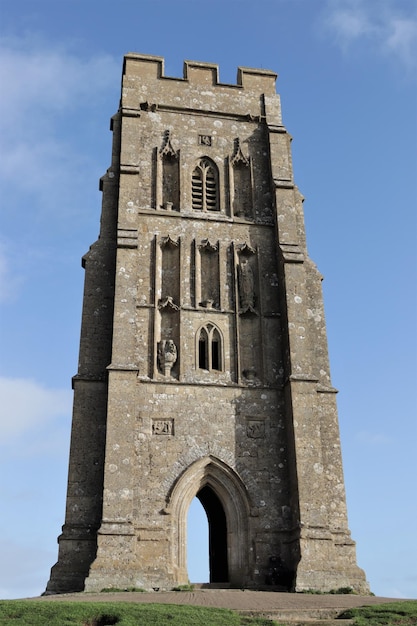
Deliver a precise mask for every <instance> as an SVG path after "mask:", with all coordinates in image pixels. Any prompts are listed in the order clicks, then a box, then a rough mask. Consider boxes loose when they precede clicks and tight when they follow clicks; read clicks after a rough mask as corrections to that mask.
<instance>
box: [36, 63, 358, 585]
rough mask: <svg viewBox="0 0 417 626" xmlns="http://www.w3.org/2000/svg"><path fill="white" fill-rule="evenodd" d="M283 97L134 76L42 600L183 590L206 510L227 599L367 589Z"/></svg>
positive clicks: (257, 81) (204, 75)
mask: <svg viewBox="0 0 417 626" xmlns="http://www.w3.org/2000/svg"><path fill="white" fill-rule="evenodd" d="M275 79H276V75H275V74H274V73H273V72H270V71H266V70H253V69H248V68H241V69H239V72H238V84H237V85H223V84H220V83H219V81H218V70H217V66H214V65H210V64H205V63H194V62H186V63H185V65H184V78H183V79H175V78H167V77H165V76H164V72H163V60H162V59H161V58H159V57H148V56H142V55H135V54H129V55H127V56H126V57H125V63H124V72H123V83H122V98H121V105H120V110H119V112H118V114H117V115H116V116H114V118H113V120H112V129H113V134H114V142H113V157H112V166H111V168H110V169H109V171H108V172H107V174H106V176H105V177H103V183H102V184H103V192H104V193H103V213H102V225H101V235H100V239H99V241H98V242H97V243H96V244H94V246H93V247H92V249H91V251H90V253H88V255H87V256H86V289H85V297H84V313H83V327H82V339H81V348H80V370H79V373H78V375H77V376H76V377H75V382H74V384H75V401H74V419H73V440H72V447H71V463H70V470H69V487H68V506H67V518H66V525H65V526H64V528H63V535H62V536H61V538H60V556H59V559H58V563H57V565H56V566H54V568H53V570H52V574H51V580H50V582H49V584H48V591H49V592H61V591H64V590H67V591H69V590H72V588H75V587H77V588H83V586H84V584H85V589H86V590H97V589H101V588H103V587H110V586H115V587H126V586H137V587H145V588H151V587H159V588H170V587H172V586H173V585H175V584H178V583H186V582H188V574H187V568H186V519H187V512H188V507H189V505H190V503H191V501H192V499H193V498H194V497H195V496H197V497H199V498H200V499H201V501H202V502H203V505H204V506H205V508H206V511H207V513H208V517H209V523H210V528H211V529H212V530H213V537H214V536H215V535H221V537H222V540H224V545H225V546H226V548H224V551H225V553H224V554H223V557H222V560H219V559H218V557H216V555H215V552H216V550H217V549H219V546H221V545H223V544H221V541H220V543H217V544H216V548H213V547H211V549H210V554H211V557H210V558H211V565H212V566H213V568H212V569H213V571H214V570H215V569H216V568H215V565H217V569H216V574H215V575H213V576H214V579H213V580H214V581H215V582H218V581H219V580H218V577H219V576H220V579H221V580H222V581H223V582H229V583H230V584H232V585H239V586H252V587H260V586H263V585H265V584H275V585H276V584H279V585H281V586H284V587H291V588H294V587H296V588H297V589H300V590H301V589H306V588H316V589H321V590H326V589H331V588H335V587H340V586H347V585H352V586H353V587H355V588H356V589H358V590H361V591H364V590H366V588H367V585H366V581H365V577H364V574H363V572H362V570H360V569H359V568H358V567H357V565H356V557H355V548H354V543H353V542H352V540H351V539H350V533H349V530H348V526H347V516H346V504H345V494H344V485H343V473H342V465H341V455H340V442H339V433H338V422H337V410H336V403H335V390H334V389H333V388H332V386H331V383H330V373H329V364H328V357H327V343H326V330H325V323H324V314H323V305H322V295H321V286H320V282H321V276H320V275H319V273H318V271H317V269H316V268H315V266H314V264H313V263H312V262H311V261H310V259H309V258H308V255H307V250H306V245H305V232H304V222H303V210H302V197H301V195H300V194H299V192H298V190H297V189H296V187H295V186H294V182H293V174H292V163H291V153H290V137H289V135H288V134H287V132H286V130H285V128H284V127H283V125H282V120H281V110H280V101H279V97H278V95H277V94H276V93H275ZM116 228H117V233H116ZM116 236H117V239H116ZM116 243H117V245H116ZM114 254H115V257H114ZM112 263H114V265H112ZM93 268H96V269H93ZM100 268H101V269H100ZM110 302H111V305H112V306H111V313H110V311H109V303H110ZM96 318H98V319H99V320H103V321H102V323H101V324H100V323H99V324H98V325H97V320H96ZM110 342H111V351H110V349H109V348H110ZM104 372H106V375H104ZM100 385H101V386H100ZM97 390H99V391H97ZM97 393H98V394H99V395H97ZM95 398H97V403H95ZM103 399H105V403H106V405H104V404H103ZM95 415H99V417H98V418H97V420H95V418H94V416H95ZM94 420H95V421H94ZM92 424H93V425H94V427H93V430H92V429H91V427H92ZM93 432H97V438H96V440H94V435H93ZM104 436H105V445H104V439H103V437H104ZM91 463H93V464H94V463H95V469H94V468H92V467H90V465H91ZM101 496H102V500H101ZM98 513H99V515H98ZM223 518H224V520H225V523H223V522H222V519H223ZM77 524H78V526H77ZM75 527H77V533H78V534H77V537H76V538H77V541H75V540H74V537H72V535H71V533H73V534H74V528H75ZM213 541H217V539H213ZM216 559H217V561H216ZM277 559H281V561H282V562H283V563H284V569H285V572H284V573H283V570H282V568H283V566H282V564H281V565H279V566H278V565H277V563H278V561H277ZM280 568H281V569H280ZM71 572H72V573H71ZM74 572H75V573H74ZM216 577H217V578H216Z"/></svg>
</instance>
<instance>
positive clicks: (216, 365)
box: [197, 324, 223, 372]
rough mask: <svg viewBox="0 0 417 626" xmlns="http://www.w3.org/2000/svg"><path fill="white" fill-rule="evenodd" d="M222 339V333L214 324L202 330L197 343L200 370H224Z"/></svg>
mask: <svg viewBox="0 0 417 626" xmlns="http://www.w3.org/2000/svg"><path fill="white" fill-rule="evenodd" d="M222 360H223V355H222V339H221V335H220V332H219V331H218V329H217V328H216V327H215V326H214V325H213V324H207V325H206V326H203V328H200V331H199V333H198V341H197V363H198V369H202V370H208V371H209V372H211V371H217V372H221V371H222V370H223V364H222Z"/></svg>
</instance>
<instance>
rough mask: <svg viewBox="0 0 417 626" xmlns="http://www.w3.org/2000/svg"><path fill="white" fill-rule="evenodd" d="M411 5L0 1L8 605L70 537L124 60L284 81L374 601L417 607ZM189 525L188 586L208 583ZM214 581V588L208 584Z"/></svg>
mask: <svg viewBox="0 0 417 626" xmlns="http://www.w3.org/2000/svg"><path fill="white" fill-rule="evenodd" d="M416 13H417V12H416V4H415V2H414V0H333V1H332V0H270V1H268V0H258V2H256V3H254V2H252V1H249V0H221V1H220V0H210V2H209V3H207V2H197V1H194V0H188V1H186V0H177V1H176V2H173V0H136V1H135V2H134V1H133V0H118V2H117V3H115V2H107V1H106V0H100V1H99V0H36V1H35V0H33V1H31V0H13V1H12V0H0V23H1V27H0V28H1V42H0V73H1V77H0V80H1V85H2V87H1V93H2V95H1V97H0V107H1V108H0V134H1V136H0V139H1V143H2V160H1V167H0V194H1V196H0V197H1V200H0V201H1V234H0V279H1V288H0V298H1V361H0V410H1V417H0V459H1V461H0V462H1V467H0V506H1V515H0V562H1V564H2V565H1V568H0V598H12V597H24V596H31V595H38V594H39V593H41V592H42V591H43V590H44V588H45V585H46V582H47V580H48V578H49V570H50V567H51V566H52V565H53V564H54V563H55V561H56V557H57V545H56V537H57V535H58V534H59V533H60V528H61V526H62V524H63V522H64V507H65V491H66V478H67V463H68V450H69V433H70V422H71V404H72V392H71V376H72V375H74V374H75V373H76V370H77V358H78V342H79V331H80V319H81V301H82V290H83V278H84V277H83V270H82V269H81V265H80V259H81V256H82V255H83V254H84V253H85V252H86V251H87V250H88V247H89V245H90V244H91V243H93V241H94V240H95V239H96V237H97V235H98V229H99V218H100V208H101V204H100V203H101V196H100V192H99V191H98V180H99V177H100V176H101V175H102V174H103V173H104V172H105V171H106V169H107V167H108V166H109V164H110V149H111V133H110V132H109V119H110V117H111V115H113V114H114V113H115V112H116V110H117V107H118V101H119V95H120V80H121V70H122V59H123V55H124V54H125V53H127V52H141V53H146V54H155V55H158V56H163V57H165V74H166V75H167V76H182V63H183V61H184V60H185V59H191V60H198V61H209V62H214V63H218V64H219V67H220V80H221V81H223V82H232V83H234V82H235V81H236V71H237V67H238V66H249V67H259V68H268V69H272V70H274V71H276V72H277V73H278V75H279V78H278V82H277V90H278V92H279V93H280V94H281V98H282V107H283V118H284V124H285V125H286V127H287V129H288V131H289V132H290V133H291V135H292V136H293V144H292V149H293V160H294V173H295V180H296V182H297V185H298V187H299V188H300V190H301V192H302V193H303V195H304V196H305V197H306V201H305V203H304V208H305V217H306V228H307V242H308V248H309V252H310V256H311V257H312V259H313V260H314V261H315V262H316V263H317V265H318V267H319V269H320V271H321V272H322V273H323V275H324V277H325V281H324V283H323V285H324V298H325V309H326V319H327V329H328V338H329V349H330V359H331V368H332V381H333V384H334V385H335V386H336V387H337V388H338V389H339V395H338V406H339V420H340V428H341V437H342V450H343V458H344V469H345V480H346V488H347V499H348V512H349V523H350V528H351V531H352V536H353V538H354V539H355V540H356V541H357V553H358V562H359V565H360V566H361V567H363V568H364V569H365V571H366V574H367V577H368V580H369V582H370V585H371V589H372V591H373V592H374V593H376V594H377V595H385V596H392V597H414V598H415V597H417V566H416V563H417V542H416V540H415V525H416V518H417V498H416V492H417V489H416V484H417V464H416V463H417V461H416V459H417V454H416V447H417V431H416V422H417V406H416V379H417V376H416V374H417V367H416V355H417V333H416V319H417V306H416V300H417V298H416V278H417V276H416V273H417V271H416V269H417V259H416V243H417V237H416V232H417V227H416V208H417V188H416V185H417V183H416V181H417V167H416V163H417V132H416V131H417V124H416V117H417V115H416V114H417V84H416V83H417V80H416V77H417V14H416ZM198 519H201V516H200V517H199V514H198V511H197V512H196V513H193V515H192V520H193V521H192V523H191V526H192V527H193V530H194V534H195V535H196V536H197V539H194V540H193V539H190V547H189V552H190V553H191V555H192V558H191V559H190V572H189V573H190V578H191V579H193V580H196V579H200V580H202V579H203V578H204V577H205V576H206V573H205V572H206V569H207V557H206V552H207V550H206V548H205V547H204V544H203V543H202V539H201V538H202V535H203V534H204V533H205V530H204V524H203V523H202V522H201V521H200V522H198V521H196V520H198ZM199 567H202V569H198V568H199Z"/></svg>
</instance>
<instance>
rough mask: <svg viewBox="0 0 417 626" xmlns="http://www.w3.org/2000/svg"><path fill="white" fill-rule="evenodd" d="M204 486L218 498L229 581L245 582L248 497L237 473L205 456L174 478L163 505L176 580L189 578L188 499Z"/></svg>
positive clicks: (247, 559) (218, 461) (247, 564)
mask: <svg viewBox="0 0 417 626" xmlns="http://www.w3.org/2000/svg"><path fill="white" fill-rule="evenodd" d="M205 486H209V487H210V488H211V489H212V490H213V491H214V493H215V494H216V495H217V497H218V498H219V500H220V502H221V504H222V506H223V509H224V512H225V515H226V524H227V556H228V563H229V581H230V582H231V583H232V584H244V582H245V579H246V578H247V573H248V569H249V552H248V541H247V538H248V519H249V515H250V504H249V497H248V494H247V491H246V488H245V486H244V484H243V482H242V480H241V479H240V477H239V476H238V474H237V473H236V472H235V471H234V470H233V469H232V468H230V467H229V466H227V465H226V464H225V463H223V462H222V461H220V460H219V459H217V458H215V457H212V456H207V457H204V458H202V459H199V460H198V461H195V462H194V463H193V464H192V465H190V466H189V467H188V468H187V469H186V470H185V472H184V473H183V474H181V476H180V477H179V478H178V479H177V480H176V482H175V484H174V486H173V488H172V491H171V493H170V496H169V499H168V504H167V507H166V509H165V512H166V513H167V514H170V515H171V516H172V534H173V536H172V549H173V554H172V563H173V565H174V568H175V569H176V570H177V576H178V579H179V580H182V581H185V582H187V581H188V574H187V514H188V509H189V507H190V504H191V501H192V500H193V498H194V497H195V496H196V495H197V493H198V492H199V491H200V489H202V488H203V487H205Z"/></svg>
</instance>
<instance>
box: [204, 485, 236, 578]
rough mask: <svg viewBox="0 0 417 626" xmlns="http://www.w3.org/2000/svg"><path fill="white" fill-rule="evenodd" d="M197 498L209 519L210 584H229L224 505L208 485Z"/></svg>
mask: <svg viewBox="0 0 417 626" xmlns="http://www.w3.org/2000/svg"><path fill="white" fill-rule="evenodd" d="M196 497H197V498H198V499H199V500H200V502H201V504H202V505H203V508H204V510H205V512H206V515H207V519H208V527H209V570H210V582H211V583H226V582H229V566H228V558H227V522H226V514H225V512H224V509H223V506H222V503H221V502H220V500H219V498H218V497H217V496H216V494H215V492H214V491H213V489H212V488H211V487H209V486H208V485H205V487H203V488H202V489H200V491H199V492H198V493H197V496H196Z"/></svg>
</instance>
